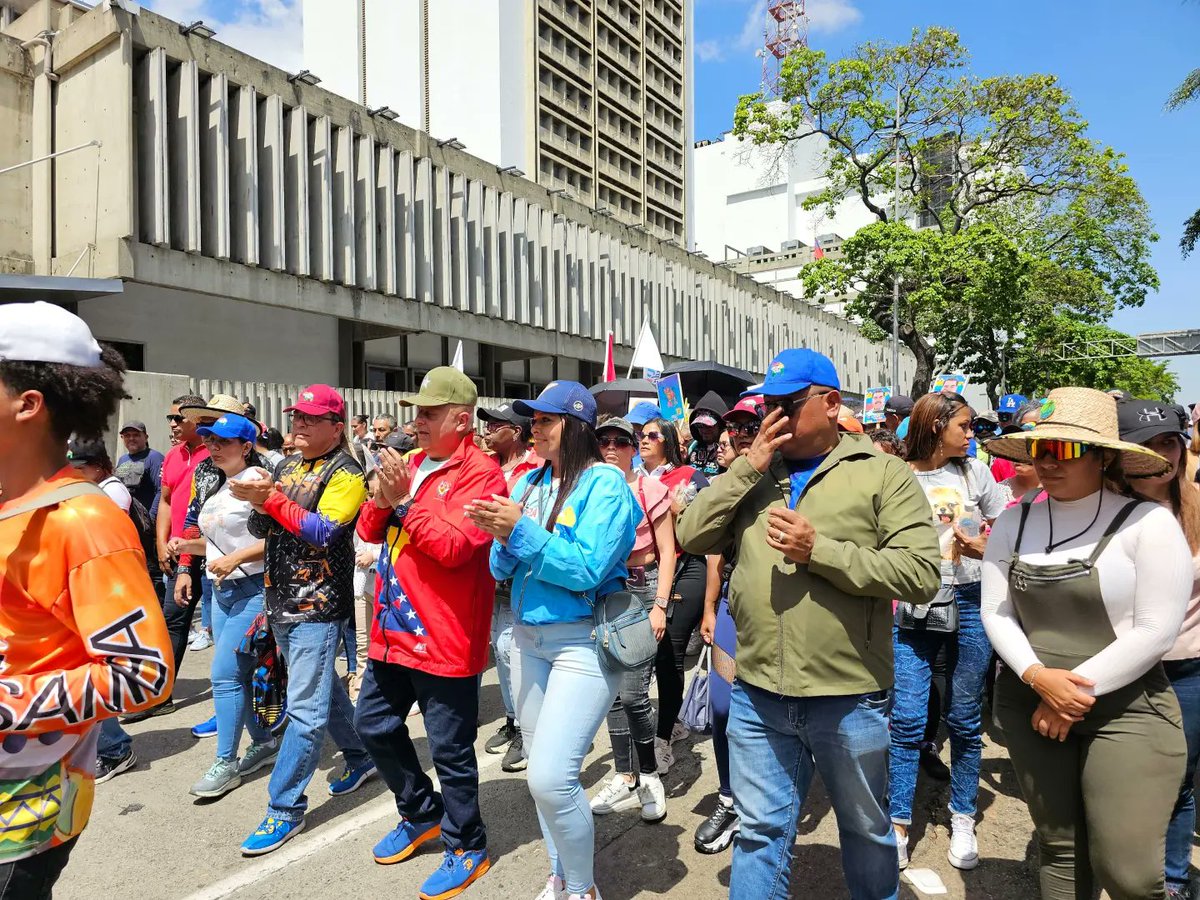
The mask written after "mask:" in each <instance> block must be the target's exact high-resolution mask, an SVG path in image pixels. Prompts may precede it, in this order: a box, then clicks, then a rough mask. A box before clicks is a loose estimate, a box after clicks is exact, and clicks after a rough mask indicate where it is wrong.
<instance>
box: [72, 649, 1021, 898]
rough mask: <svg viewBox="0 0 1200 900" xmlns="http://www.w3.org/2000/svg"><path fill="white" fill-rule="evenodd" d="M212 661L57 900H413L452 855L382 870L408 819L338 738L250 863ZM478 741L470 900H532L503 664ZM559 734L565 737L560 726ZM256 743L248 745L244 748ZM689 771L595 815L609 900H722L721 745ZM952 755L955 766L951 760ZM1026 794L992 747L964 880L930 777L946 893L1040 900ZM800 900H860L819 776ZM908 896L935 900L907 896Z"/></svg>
mask: <svg viewBox="0 0 1200 900" xmlns="http://www.w3.org/2000/svg"><path fill="white" fill-rule="evenodd" d="M211 658H212V651H211V650H208V651H201V652H189V653H188V656H187V659H186V660H185V661H184V665H183V670H182V672H181V673H180V674H181V677H180V680H179V682H178V686H177V688H176V692H175V696H176V701H177V702H176V707H177V710H176V712H175V713H173V714H171V715H168V716H162V717H158V718H153V719H150V720H148V721H146V722H143V723H140V724H138V725H133V726H130V728H129V731H130V733H131V734H133V735H134V751H135V752H136V753H137V755H138V759H139V763H138V766H137V768H136V769H134V770H133V771H131V772H129V773H126V774H123V775H119V776H117V777H116V778H115V779H113V780H112V781H110V782H108V783H106V784H102V785H98V786H97V788H96V804H95V809H94V811H93V813H92V818H91V822H90V824H89V825H88V828H87V831H86V832H85V833H84V835H83V836H82V837H81V838H80V840H79V843H78V845H77V847H76V849H75V851H74V853H73V855H72V857H71V861H70V865H69V866H68V868H67V870H66V872H65V873H64V874H63V877H62V879H61V880H60V881H59V884H58V887H57V889H56V891H55V895H54V896H55V898H57V900H94V898H95V897H97V896H99V895H101V894H102V895H104V896H109V897H138V898H145V900H223V898H235V900H250V898H264V897H271V898H291V897H296V898H300V897H304V898H322V897H330V898H339V900H340V898H362V897H384V896H386V897H397V898H404V897H412V898H415V897H416V896H417V892H418V890H419V888H420V885H421V883H422V882H423V881H424V879H425V878H426V877H427V876H428V875H429V873H430V872H432V871H433V870H434V869H435V868H436V867H437V866H438V863H439V861H440V847H439V848H437V849H435V850H427V851H423V852H421V853H419V854H418V855H417V856H415V857H414V858H412V859H410V860H407V861H405V862H403V863H400V864H398V865H394V866H380V865H377V864H375V862H374V861H373V860H372V858H371V847H372V846H373V845H374V843H375V842H376V841H377V840H378V839H379V838H380V837H381V836H382V835H383V834H384V833H386V832H387V831H388V830H389V829H390V828H392V827H393V826H394V825H395V823H396V810H395V806H394V803H393V801H392V799H391V795H390V794H389V793H388V791H387V790H386V788H385V787H384V785H383V784H382V782H381V781H379V780H378V779H372V780H371V781H368V782H367V783H366V784H365V785H364V786H363V787H362V788H360V789H359V790H358V791H357V792H356V793H354V794H351V795H349V796H348V797H343V798H338V799H334V798H332V797H330V796H329V794H328V791H327V785H328V784H329V782H330V781H331V780H332V779H333V778H334V777H336V776H337V775H338V774H339V773H340V772H341V757H340V756H338V755H337V754H336V750H335V748H334V747H333V745H332V743H330V742H328V741H327V742H326V747H325V752H324V754H323V755H322V758H321V763H320V766H319V767H318V769H317V773H316V775H315V776H314V778H313V781H312V783H311V785H310V787H309V790H308V796H309V804H310V805H309V812H308V817H307V822H306V826H305V830H304V832H303V833H302V834H300V835H299V836H298V837H296V838H295V839H293V840H292V841H291V842H290V843H288V844H287V845H285V846H284V847H283V848H282V849H280V850H278V851H276V852H275V853H272V854H270V855H268V856H265V857H260V858H258V859H244V858H243V857H242V856H241V854H240V853H239V852H238V847H239V845H240V844H241V842H242V840H244V839H245V837H246V836H247V835H248V834H249V832H250V831H251V830H252V829H253V828H254V827H255V826H256V825H257V824H258V822H259V821H260V820H261V818H262V816H263V815H264V814H265V809H266V802H267V792H266V787H267V781H268V778H269V776H270V772H269V770H265V771H262V772H259V773H256V774H255V775H253V776H251V777H250V778H249V779H248V780H247V781H246V782H244V783H243V784H242V786H241V787H240V788H238V789H237V790H235V791H233V792H232V793H231V794H228V795H226V796H225V797H223V798H221V799H219V800H215V801H204V800H197V799H196V798H194V797H192V796H190V795H189V794H188V793H187V791H188V788H189V786H190V785H191V784H192V783H193V782H194V781H195V780H196V779H198V778H199V777H200V776H201V775H202V774H203V773H204V772H205V771H206V770H207V768H208V766H209V765H210V764H211V763H212V760H213V752H214V749H215V739H207V740H196V739H195V738H193V737H192V736H191V735H190V733H189V729H190V728H191V726H193V725H194V724H196V723H197V722H201V721H203V720H204V719H206V718H207V717H208V716H210V715H211V714H212V700H211V696H210V690H209V683H208V679H207V673H208V667H209V663H210V661H211ZM481 711H482V714H483V719H484V725H483V726H482V727H481V728H480V730H479V741H478V744H477V750H478V754H479V762H480V770H481V771H480V778H481V784H480V801H481V805H482V808H483V815H484V820H485V822H486V824H487V828H488V839H489V850H490V852H491V859H492V870H491V872H490V873H488V874H487V875H485V876H484V877H483V878H481V879H480V880H479V881H478V882H477V883H476V884H475V885H473V886H472V887H471V888H470V889H469V890H468V891H467V892H466V893H465V894H464V895H463V896H464V897H465V898H468V900H514V898H515V900H532V898H533V897H534V896H535V895H536V894H537V893H538V891H539V890H540V889H541V887H542V885H543V884H544V883H545V879H546V869H547V860H546V856H545V852H544V849H543V847H542V842H541V835H540V832H539V830H538V825H537V817H536V814H535V811H534V806H533V802H532V800H531V799H530V797H529V792H528V790H527V789H526V784H525V776H524V774H523V773H517V774H508V773H504V772H502V771H501V770H500V757H499V756H494V755H488V754H486V753H484V752H483V743H484V741H485V740H486V739H487V738H488V737H489V736H490V735H491V734H493V733H494V732H495V730H496V728H497V727H498V725H499V723H500V722H501V721H503V715H504V713H503V709H502V708H501V705H500V694H499V689H498V687H497V684H496V674H495V670H494V669H489V670H488V672H487V673H486V675H485V678H484V684H483V689H482V700H481ZM408 722H409V726H410V728H411V729H412V732H413V735H414V739H415V741H416V744H417V747H418V750H419V751H420V753H421V756H422V759H423V760H424V761H425V762H426V764H427V770H428V771H432V769H431V767H429V766H428V763H429V756H428V750H427V745H426V740H425V737H424V728H423V723H422V720H421V718H420V716H415V717H412V718H410V719H409V720H408ZM551 727H552V726H551ZM243 746H244V744H243ZM675 755H676V764H675V766H674V768H673V769H672V770H671V772H670V774H669V775H668V776H667V777H666V779H665V782H666V785H667V789H668V793H669V806H668V815H667V818H666V820H665V821H663V822H662V823H660V824H657V825H645V824H643V823H642V822H641V820H640V818H639V817H638V814H637V813H636V812H630V813H624V814H620V815H616V816H607V817H603V818H597V820H596V823H597V835H596V846H597V853H596V879H597V883H598V884H599V886H600V889H601V891H602V892H603V895H604V898H605V900H633V898H648V897H677V898H688V900H701V898H718V897H724V896H726V895H727V893H728V889H729V875H730V861H731V852H730V851H727V852H725V853H723V854H720V855H716V856H705V855H702V854H700V853H697V852H696V850H695V849H694V847H693V844H692V834H693V832H694V831H695V828H696V826H697V825H698V824H699V823H700V822H701V821H702V820H703V819H704V817H705V816H707V814H708V813H709V812H710V811H711V809H712V804H713V803H714V802H715V795H716V768H715V764H714V762H713V755H712V746H711V741H710V740H709V739H708V738H707V737H694V738H693V739H691V740H690V741H688V742H685V743H681V744H676V747H675ZM943 758H945V759H948V758H949V757H948V754H945V753H944V756H943ZM611 765H612V755H611V753H610V748H609V743H608V737H607V732H606V731H605V729H604V728H603V727H602V728H601V730H600V733H599V734H598V735H597V736H596V742H595V747H594V750H593V752H592V754H591V755H589V757H588V758H587V761H586V763H585V768H584V771H583V784H584V787H585V788H586V789H587V790H588V793H589V795H590V794H591V793H593V792H594V790H595V789H596V787H597V786H598V785H599V783H600V782H601V781H603V780H606V779H607V778H609V777H610V776H611ZM1016 798H1017V788H1016V783H1015V780H1014V777H1013V774H1012V770H1011V768H1010V766H1009V765H1008V761H1007V759H1006V758H1005V757H1004V753H1003V748H1002V747H999V746H998V745H997V744H996V743H995V742H994V741H993V740H991V739H990V738H989V739H988V740H987V744H986V749H985V759H984V764H983V779H982V784H981V787H980V810H981V812H982V814H983V820H982V824H981V826H980V829H979V843H980V850H981V854H982V856H983V861H982V863H981V865H980V866H979V868H978V869H976V870H975V871H973V872H968V873H960V872H958V871H956V870H955V869H953V868H952V867H951V866H950V864H949V863H948V862H947V861H946V850H947V847H948V844H949V832H948V829H949V824H950V823H949V818H950V814H949V812H948V811H947V809H946V802H947V800H948V787H947V786H946V785H941V784H936V783H929V782H928V780H927V779H924V778H923V779H922V782H921V785H920V788H919V790H918V797H917V804H916V811H915V818H916V822H915V824H914V828H913V840H912V843H911V847H910V852H911V854H912V858H913V863H912V865H913V867H914V868H928V869H931V870H933V872H935V873H936V874H937V875H938V876H939V877H940V879H941V880H942V881H943V882H944V883H945V886H946V888H947V891H948V893H947V894H946V895H944V896H948V897H951V898H962V897H966V896H970V897H971V898H972V900H991V898H995V900H1028V898H1032V897H1035V896H1036V895H1037V886H1036V879H1035V877H1034V870H1033V864H1032V852H1033V844H1032V832H1031V825H1030V821H1029V816H1028V813H1027V812H1026V810H1025V807H1024V804H1023V803H1021V802H1020V800H1019V799H1016ZM795 856H796V861H795V864H794V867H793V878H792V896H793V897H797V898H799V897H804V898H821V900H825V898H839V897H845V896H847V893H846V890H845V888H844V886H843V882H842V874H841V862H840V854H839V850H838V835H837V827H836V822H835V820H834V816H833V814H832V812H831V810H830V808H829V803H828V800H827V798H826V795H825V792H824V789H823V788H822V786H821V785H820V783H819V779H818V780H817V782H816V783H815V784H814V788H813V791H812V795H811V796H810V799H809V803H808V805H807V807H806V808H805V810H804V811H803V813H802V815H801V818H800V825H799V835H798V837H797V847H796V851H795ZM901 896H902V897H906V898H914V897H920V896H924V895H922V894H919V893H917V892H916V891H915V890H913V889H912V888H911V887H909V886H907V885H906V886H904V887H903V888H902V890H901Z"/></svg>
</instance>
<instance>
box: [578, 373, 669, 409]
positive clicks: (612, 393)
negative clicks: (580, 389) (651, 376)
mask: <svg viewBox="0 0 1200 900" xmlns="http://www.w3.org/2000/svg"><path fill="white" fill-rule="evenodd" d="M590 390H591V392H592V396H593V397H595V398H596V411H597V412H599V413H608V414H609V415H613V416H624V415H627V414H628V413H629V404H630V403H631V402H632V401H633V400H636V399H638V398H642V397H644V398H648V399H653V400H655V401H657V400H658V388H656V387H655V386H654V385H653V384H651V383H650V382H649V381H647V380H646V379H645V378H618V379H617V380H616V381H602V382H600V384H597V385H593V386H592V387H591V388H590Z"/></svg>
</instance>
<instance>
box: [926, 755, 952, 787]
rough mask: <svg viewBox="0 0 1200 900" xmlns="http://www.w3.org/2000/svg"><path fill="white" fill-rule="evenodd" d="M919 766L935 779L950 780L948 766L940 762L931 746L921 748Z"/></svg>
mask: <svg viewBox="0 0 1200 900" xmlns="http://www.w3.org/2000/svg"><path fill="white" fill-rule="evenodd" d="M921 768H922V769H923V770H924V771H925V774H926V775H928V776H929V777H930V778H932V779H934V780H935V781H949V780H950V767H949V766H947V765H946V764H945V763H944V762H942V758H941V757H940V756H938V752H937V751H936V750H934V749H933V748H926V747H922V748H921Z"/></svg>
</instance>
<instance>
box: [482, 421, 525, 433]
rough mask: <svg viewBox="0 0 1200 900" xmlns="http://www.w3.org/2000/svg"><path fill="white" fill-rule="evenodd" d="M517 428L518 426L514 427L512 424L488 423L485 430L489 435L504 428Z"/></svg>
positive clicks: (484, 427)
mask: <svg viewBox="0 0 1200 900" xmlns="http://www.w3.org/2000/svg"><path fill="white" fill-rule="evenodd" d="M516 427H517V426H516V425H514V424H513V423H512V422H488V423H487V424H486V425H485V426H483V430H484V431H486V432H487V433H488V434H493V433H494V432H497V431H500V430H501V429H502V428H516Z"/></svg>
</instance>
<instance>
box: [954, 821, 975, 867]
mask: <svg viewBox="0 0 1200 900" xmlns="http://www.w3.org/2000/svg"><path fill="white" fill-rule="evenodd" d="M946 858H947V859H949V860H950V865H952V866H954V868H956V869H973V868H975V867H976V866H977V865H979V842H978V841H977V840H976V839H975V818H974V816H965V815H963V814H962V813H954V814H953V815H951V816H950V850H949V851H948V852H947V853H946Z"/></svg>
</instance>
